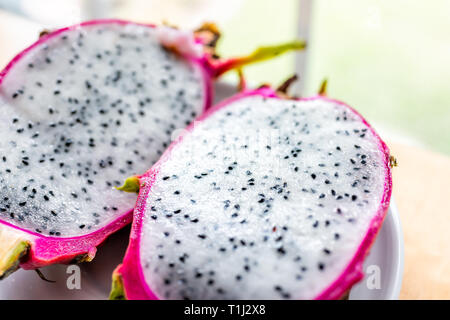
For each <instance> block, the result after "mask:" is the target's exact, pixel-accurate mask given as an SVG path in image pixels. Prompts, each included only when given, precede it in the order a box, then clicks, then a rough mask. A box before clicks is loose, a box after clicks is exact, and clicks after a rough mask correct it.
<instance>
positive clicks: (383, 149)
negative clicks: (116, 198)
mask: <svg viewBox="0 0 450 320" xmlns="http://www.w3.org/2000/svg"><path fill="white" fill-rule="evenodd" d="M255 96H259V97H265V98H276V99H279V98H281V99H284V98H282V97H280V95H279V93H277V92H276V91H275V90H273V89H271V88H270V87H268V86H263V87H261V88H259V89H256V90H248V91H244V92H242V93H240V94H237V95H235V96H234V97H231V98H229V99H227V100H225V101H223V102H221V103H219V104H218V105H216V106H214V107H213V108H211V109H209V110H208V111H207V112H206V113H205V114H204V115H202V116H201V117H200V118H199V119H197V120H198V121H199V122H201V121H203V120H207V119H208V118H209V117H211V116H212V115H214V113H216V112H217V111H219V110H221V109H223V108H227V106H229V105H230V104H232V103H234V102H238V101H239V100H242V99H245V98H247V97H255ZM296 100H297V101H317V100H323V101H326V102H332V103H335V104H337V105H339V106H343V107H345V108H347V110H348V111H349V112H351V113H353V114H354V115H355V116H356V117H357V118H358V119H359V120H360V121H361V123H362V124H363V125H364V126H365V127H366V128H367V129H368V130H369V131H370V132H371V133H372V134H373V136H374V138H375V139H376V143H377V145H378V150H379V153H380V156H381V158H382V159H383V160H382V162H383V170H384V186H383V188H382V189H383V190H382V195H381V198H380V199H381V201H380V203H379V206H378V208H377V209H376V212H374V213H373V214H372V218H371V221H370V224H369V227H368V228H367V229H366V230H365V232H364V236H363V237H362V240H361V241H360V243H359V246H358V247H357V250H356V252H355V253H354V254H353V256H352V257H351V259H350V260H349V262H348V263H347V264H346V266H345V267H344V268H343V269H342V271H341V272H340V274H339V275H338V276H337V277H336V278H335V279H333V280H332V281H330V282H329V283H328V284H327V285H326V286H325V287H324V288H323V289H322V290H321V291H320V292H319V293H317V294H315V295H314V296H311V297H309V298H311V299H316V300H334V299H340V298H342V297H343V296H344V295H345V294H346V293H348V291H349V290H350V289H351V287H352V286H353V285H354V284H355V283H357V282H358V281H360V280H361V279H362V278H363V276H364V273H363V262H364V259H365V257H366V256H367V255H368V253H369V251H370V248H371V245H372V244H373V242H374V240H375V238H376V236H377V234H378V231H379V230H380V228H381V226H382V223H383V220H384V218H385V215H386V213H387V210H388V207H389V202H390V197H391V190H392V177H391V166H392V164H391V157H390V155H389V149H388V147H387V146H386V144H385V143H384V142H383V141H382V140H381V138H380V137H379V136H378V134H377V133H376V132H375V130H374V129H373V128H372V127H371V126H370V124H369V123H368V122H367V121H366V120H365V119H364V118H363V117H362V116H361V115H360V114H359V113H358V112H357V111H356V110H354V109H353V108H352V107H350V106H348V105H347V104H345V103H343V102H341V101H338V100H334V99H330V98H328V97H325V96H324V95H317V96H313V97H309V98H301V99H296ZM197 123H198V122H197ZM194 129H195V123H193V124H191V125H190V126H189V127H188V128H187V130H186V131H185V132H184V133H183V134H182V135H180V137H179V138H178V139H177V140H176V141H175V142H173V143H172V144H171V145H170V146H169V148H168V149H167V150H166V152H165V153H164V155H163V156H162V157H161V159H160V160H159V161H158V162H157V163H156V164H155V165H154V166H153V167H152V168H151V169H150V170H149V171H148V172H147V173H145V174H144V175H142V176H140V177H139V181H140V191H139V197H138V201H137V203H136V207H135V211H134V220H133V224H132V232H131V235H130V242H129V246H128V249H127V252H126V255H125V257H124V259H123V263H122V264H120V265H119V266H118V267H117V268H116V270H115V271H114V273H113V285H112V291H111V295H110V298H111V299H129V300H146V299H150V300H153V299H161V297H160V296H159V295H158V294H157V293H156V292H155V291H154V289H153V288H151V287H150V285H149V284H148V281H146V277H145V273H144V268H143V266H142V262H141V250H143V248H142V247H141V242H142V239H141V238H142V236H141V235H142V233H143V227H144V222H143V220H144V216H145V212H146V210H147V209H148V206H149V203H148V202H147V201H146V200H147V198H148V197H149V194H150V192H151V190H152V186H153V185H154V184H155V181H156V180H157V178H158V175H159V174H160V170H161V169H160V168H161V165H162V164H164V162H166V161H169V160H170V157H171V152H172V150H173V149H174V147H176V146H177V145H178V144H179V143H182V142H183V139H184V137H185V136H186V135H189V134H190V133H191V132H192V131H193V130H194ZM166 174H167V172H166ZM155 232H156V231H155ZM233 267H234V266H230V267H229V268H233ZM215 298H217V297H215ZM243 298H244V299H249V298H250V299H253V298H254V297H243ZM258 298H259V299H260V298H261V297H260V296H259V297H258ZM194 299H196V298H194ZM263 299H264V298H263Z"/></svg>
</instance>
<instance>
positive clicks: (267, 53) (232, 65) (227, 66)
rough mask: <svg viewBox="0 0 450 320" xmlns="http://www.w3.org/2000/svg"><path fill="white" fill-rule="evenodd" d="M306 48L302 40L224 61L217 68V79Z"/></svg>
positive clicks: (262, 48) (265, 47) (259, 49)
mask: <svg viewBox="0 0 450 320" xmlns="http://www.w3.org/2000/svg"><path fill="white" fill-rule="evenodd" d="M305 48H306V42H305V41H302V40H294V41H291V42H287V43H282V44H279V45H274V46H264V47H260V48H257V49H256V50H255V51H253V52H252V53H251V54H249V55H247V56H244V57H238V58H231V59H227V60H225V61H223V62H222V63H219V65H218V66H217V67H216V77H218V76H220V75H222V74H224V73H225V72H227V71H230V70H233V69H240V68H242V67H243V66H246V65H249V64H252V63H256V62H260V61H264V60H269V59H272V58H275V57H277V56H279V55H281V54H283V53H286V52H288V51H292V50H303V49H305Z"/></svg>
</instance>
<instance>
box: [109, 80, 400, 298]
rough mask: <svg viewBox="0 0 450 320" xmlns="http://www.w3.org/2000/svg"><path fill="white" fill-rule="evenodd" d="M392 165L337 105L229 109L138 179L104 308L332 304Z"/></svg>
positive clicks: (245, 104)
mask: <svg viewBox="0 0 450 320" xmlns="http://www.w3.org/2000/svg"><path fill="white" fill-rule="evenodd" d="M390 161H391V158H390V156H389V150H388V148H387V147H386V145H385V144H384V142H383V141H382V140H381V139H380V138H379V136H378V135H377V133H376V132H375V131H374V130H373V129H372V127H371V126H370V125H369V124H368V123H367V122H366V120H364V118H363V117H362V116H361V115H360V114H358V113H357V112H356V111H355V110H354V109H352V108H350V107H349V106H348V105H346V104H344V103H342V102H339V101H336V100H332V99H329V98H326V97H324V96H322V95H318V96H315V97H312V98H306V99H296V100H294V99H288V98H286V97H284V96H282V95H279V94H277V92H276V91H274V90H272V89H270V88H269V87H262V88H260V89H257V90H254V91H247V92H244V93H242V94H240V95H237V96H235V97H233V98H230V99H229V100H226V101H225V102H223V103H221V104H219V105H218V106H216V107H214V108H212V109H210V110H209V111H208V112H207V113H206V114H205V115H204V116H202V117H200V118H199V121H196V122H194V123H193V124H192V125H191V126H189V127H188V129H187V130H186V131H185V132H184V133H183V134H182V135H181V136H180V137H179V138H178V139H177V140H176V141H175V142H174V143H173V144H172V145H171V146H170V147H169V148H168V149H167V150H166V152H165V153H164V155H163V156H162V157H161V159H160V160H159V161H158V162H157V163H156V164H155V165H154V166H153V167H152V168H151V169H150V170H149V171H148V172H147V173H146V174H144V175H143V176H141V177H139V183H140V186H139V187H140V193H139V197H138V201H137V205H136V207H135V212H134V221H133V226H132V232H131V236H130V244H129V247H128V250H127V253H126V256H125V258H124V260H123V264H121V265H120V266H118V267H117V268H116V270H115V272H114V274H113V287H112V291H111V298H115V299H119V298H126V299H338V298H341V297H342V296H343V295H344V294H345V293H346V292H348V290H349V288H350V287H351V286H352V285H353V284H354V283H355V282H357V281H359V280H360V279H361V278H362V276H363V273H362V263H363V260H364V258H365V256H366V255H367V253H368V251H369V249H370V246H371V244H372V243H373V241H374V239H375V237H376V235H377V232H378V230H379V229H380V227H381V224H382V222H383V219H384V217H385V214H386V211H387V209H388V206H389V201H390V196H391V169H390Z"/></svg>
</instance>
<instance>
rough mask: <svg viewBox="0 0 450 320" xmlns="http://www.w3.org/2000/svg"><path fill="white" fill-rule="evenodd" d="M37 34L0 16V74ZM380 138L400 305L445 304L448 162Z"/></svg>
mask: <svg viewBox="0 0 450 320" xmlns="http://www.w3.org/2000/svg"><path fill="white" fill-rule="evenodd" d="M41 30H42V26H40V25H38V24H36V23H32V22H30V21H28V20H25V19H23V18H18V17H16V16H13V15H11V14H8V13H6V12H3V11H1V10H0V69H2V68H3V66H4V65H6V63H7V62H8V61H9V60H10V59H11V58H12V57H13V56H14V55H15V54H16V53H18V52H19V51H20V50H21V49H23V48H24V47H25V46H27V45H29V44H31V43H32V42H33V41H34V40H35V39H36V38H37V35H38V34H39V32H40V31H41ZM449 125H450V124H449ZM384 138H385V139H386V141H387V143H388V145H389V146H390V149H391V154H392V155H394V156H395V157H396V158H397V160H398V163H399V166H398V167H396V168H394V170H393V180H394V181H393V186H394V191H393V194H394V197H395V201H396V203H397V206H398V210H399V212H400V218H401V222H402V227H403V233H404V240H405V271H404V278H403V285H402V290H401V293H400V299H450V157H448V156H444V155H440V154H437V153H434V152H430V151H427V150H424V149H421V148H417V147H412V146H408V145H404V144H400V143H395V141H389V137H384ZM449 143H450V141H449Z"/></svg>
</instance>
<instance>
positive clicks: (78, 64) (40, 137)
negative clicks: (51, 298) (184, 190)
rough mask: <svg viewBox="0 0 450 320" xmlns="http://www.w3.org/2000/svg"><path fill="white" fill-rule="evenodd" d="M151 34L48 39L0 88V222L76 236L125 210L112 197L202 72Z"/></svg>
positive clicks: (191, 111) (191, 104)
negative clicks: (162, 44)
mask: <svg viewBox="0 0 450 320" xmlns="http://www.w3.org/2000/svg"><path fill="white" fill-rule="evenodd" d="M155 30H156V29H152V28H149V27H145V26H138V25H133V24H127V25H122V24H117V23H106V24H103V23H100V24H97V25H90V26H83V27H79V28H76V29H73V30H69V31H65V32H63V33H61V34H59V35H57V36H53V37H52V38H50V39H49V40H47V41H45V42H44V43H42V44H40V45H38V46H36V47H35V48H33V49H32V50H31V51H30V52H28V53H27V54H26V55H25V56H24V57H23V58H22V59H20V60H19V61H18V62H17V63H16V64H15V65H14V66H13V68H12V69H11V70H10V71H9V73H8V74H7V75H6V78H5V79H4V80H3V83H2V85H1V86H0V99H1V101H2V103H1V104H0V137H1V139H0V182H1V189H0V217H1V219H4V220H6V221H8V222H10V223H12V224H14V225H17V226H19V227H21V228H24V229H27V230H31V231H34V232H38V233H42V234H45V235H51V236H60V237H67V236H77V235H83V234H87V233H90V232H93V231H94V230H98V229H100V228H101V227H103V226H105V225H107V224H108V223H109V222H111V221H112V220H114V219H115V218H117V217H118V216H119V215H122V214H124V213H125V212H126V211H127V210H129V209H131V208H133V206H134V203H135V199H136V195H133V194H126V193H124V192H119V191H117V190H115V189H113V187H114V186H118V185H120V184H121V183H122V182H123V181H124V179H125V178H127V177H128V176H130V175H133V174H142V173H144V172H145V171H146V170H147V169H148V168H149V167H150V166H151V165H152V164H153V163H154V162H155V161H156V160H158V158H159V156H160V155H161V154H162V152H163V151H164V149H165V148H166V146H168V145H169V143H170V141H171V133H172V131H173V130H174V129H177V128H183V127H185V126H186V124H188V123H189V122H190V121H191V120H192V119H193V118H194V117H195V116H196V115H198V114H200V113H201V111H202V109H203V106H204V99H205V97H204V96H205V92H204V79H203V76H202V74H201V72H202V71H201V70H200V67H198V66H196V65H193V64H192V63H189V62H187V61H185V60H183V59H182V58H180V57H179V56H178V55H176V54H174V53H172V52H169V51H167V50H165V49H164V48H163V47H162V46H161V44H160V41H159V36H160V35H159V34H158V32H157V31H155Z"/></svg>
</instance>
